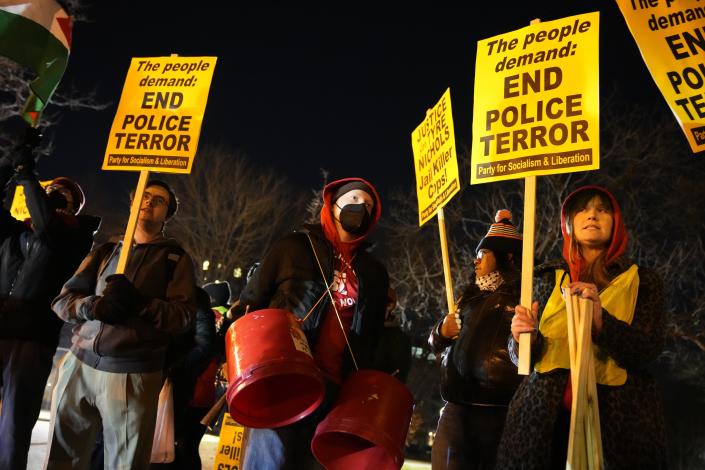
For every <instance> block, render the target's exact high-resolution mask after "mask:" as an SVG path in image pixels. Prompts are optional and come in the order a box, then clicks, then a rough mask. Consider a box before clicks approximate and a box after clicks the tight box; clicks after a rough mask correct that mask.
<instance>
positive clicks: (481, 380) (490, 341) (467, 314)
mask: <svg viewBox="0 0 705 470" xmlns="http://www.w3.org/2000/svg"><path fill="white" fill-rule="evenodd" d="M519 281H520V279H519V277H518V276H512V278H509V279H506V281H505V282H504V283H503V284H502V285H500V286H499V287H498V288H497V290H495V291H494V292H489V291H481V290H480V289H479V288H478V287H477V286H476V285H475V283H474V282H472V283H471V284H470V285H469V286H468V287H467V288H466V289H465V291H464V292H463V296H462V298H461V300H460V305H459V308H460V316H461V319H462V327H461V330H460V334H459V335H458V338H457V339H455V340H452V339H447V338H444V337H442V336H441V335H440V334H439V331H440V326H441V324H442V323H443V319H441V320H440V321H439V322H438V323H437V324H436V326H435V327H434V328H433V331H432V332H431V336H430V337H429V343H430V344H431V347H432V348H433V350H434V352H436V353H439V352H440V351H443V356H442V359H441V396H442V397H443V399H444V400H446V401H448V402H452V403H458V404H482V405H488V404H490V405H502V406H507V405H508V404H509V401H510V400H511V399H512V395H514V391H515V390H516V388H517V387H518V386H519V383H520V382H521V379H522V377H521V376H519V375H518V374H517V368H516V366H515V365H514V364H513V363H512V361H511V359H510V357H509V352H508V350H507V335H509V334H510V328H511V323H512V316H513V315H514V306H515V305H516V304H517V303H518V301H519Z"/></svg>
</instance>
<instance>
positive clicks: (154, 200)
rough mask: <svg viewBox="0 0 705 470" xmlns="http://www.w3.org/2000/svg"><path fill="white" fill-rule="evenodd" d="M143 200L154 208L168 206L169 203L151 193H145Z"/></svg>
mask: <svg viewBox="0 0 705 470" xmlns="http://www.w3.org/2000/svg"><path fill="white" fill-rule="evenodd" d="M142 200H143V201H144V202H149V203H151V204H152V205H154V206H166V205H167V201H166V199H164V198H163V197H161V196H155V195H154V194H152V193H150V192H149V191H145V192H144V196H143V197H142Z"/></svg>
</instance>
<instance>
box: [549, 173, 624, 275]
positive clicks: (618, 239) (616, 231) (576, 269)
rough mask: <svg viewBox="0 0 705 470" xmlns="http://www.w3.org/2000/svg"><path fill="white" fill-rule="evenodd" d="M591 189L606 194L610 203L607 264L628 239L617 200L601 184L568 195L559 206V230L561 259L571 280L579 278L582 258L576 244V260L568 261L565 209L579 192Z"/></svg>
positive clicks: (618, 254) (568, 239) (568, 243)
mask: <svg viewBox="0 0 705 470" xmlns="http://www.w3.org/2000/svg"><path fill="white" fill-rule="evenodd" d="M586 190H593V191H597V192H600V193H602V194H604V195H605V196H607V198H608V199H609V200H610V202H611V203H612V210H613V213H612V217H613V224H612V240H611V241H610V246H609V247H608V248H607V266H609V265H610V264H612V263H613V262H614V261H615V260H616V259H617V258H619V257H620V256H622V255H623V254H624V252H625V251H626V249H627V241H628V239H629V237H628V235H627V227H626V226H625V225H624V219H623V218H622V210H621V209H620V208H619V204H618V203H617V200H616V199H615V198H614V196H613V195H612V193H610V192H609V191H608V190H606V189H605V188H603V187H601V186H593V185H590V186H583V187H580V188H578V189H576V190H575V191H573V192H572V193H570V194H569V195H568V197H567V198H565V201H564V202H563V207H561V232H563V259H564V260H565V261H566V263H568V266H570V276H571V278H572V279H573V281H578V280H579V279H580V271H581V270H582V267H583V264H582V263H583V259H582V257H581V256H580V253H579V252H578V251H577V248H578V247H577V246H576V247H574V251H575V253H573V259H574V260H576V262H575V263H571V262H570V235H569V234H568V231H567V229H566V219H567V217H568V214H566V210H567V207H568V204H569V203H570V201H571V200H572V199H573V198H574V197H575V196H576V195H577V194H579V193H581V192H583V191H586Z"/></svg>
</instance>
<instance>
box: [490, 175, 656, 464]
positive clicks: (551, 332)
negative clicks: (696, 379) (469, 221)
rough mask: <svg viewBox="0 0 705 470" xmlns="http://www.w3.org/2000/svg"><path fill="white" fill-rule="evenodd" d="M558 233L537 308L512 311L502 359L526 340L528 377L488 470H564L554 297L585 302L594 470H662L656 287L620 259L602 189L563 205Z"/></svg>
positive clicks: (565, 371)
mask: <svg viewBox="0 0 705 470" xmlns="http://www.w3.org/2000/svg"><path fill="white" fill-rule="evenodd" d="M561 229H562V232H563V258H562V259H559V260H555V261H551V262H548V263H546V264H543V265H541V266H537V267H536V269H535V270H534V273H535V276H536V279H535V289H534V292H535V293H538V294H539V295H538V299H537V301H535V302H533V304H532V305H531V308H526V307H525V306H521V305H517V306H516V308H515V314H514V317H513V319H512V336H511V338H510V341H509V347H510V354H511V356H512V359H513V360H514V361H515V362H516V363H518V358H517V349H518V337H519V335H520V334H521V333H530V334H531V360H532V367H531V369H532V372H531V374H530V375H528V376H527V377H526V378H525V379H524V381H523V382H522V384H521V386H520V387H519V389H518V390H517V392H516V395H515V396H514V399H513V400H512V403H511V405H510V407H509V411H508V413H507V422H506V426H505V428H504V435H503V436H502V440H501V443H500V447H499V451H498V455H497V468H522V469H544V468H558V467H560V468H565V465H566V451H567V448H568V440H569V429H570V412H571V406H572V400H573V389H572V384H571V380H570V357H569V353H568V339H567V328H568V326H567V313H566V304H565V300H564V298H563V296H562V292H561V289H562V288H565V289H568V290H569V291H570V292H571V294H573V295H578V296H580V297H581V298H585V299H590V300H592V306H593V308H592V312H589V313H588V314H589V315H590V316H591V317H590V318H591V320H592V322H591V323H592V325H591V338H592V348H591V349H592V352H593V354H594V365H595V380H596V387H597V397H598V399H597V402H598V403H599V419H600V429H601V435H602V455H603V460H604V462H603V468H605V469H621V468H667V466H668V463H667V460H666V437H665V430H664V419H663V410H662V405H661V399H660V396H659V393H658V390H657V387H656V383H655V381H654V378H653V377H652V376H651V374H650V373H649V371H648V369H649V368H650V366H651V365H653V362H654V361H655V360H656V358H657V357H658V356H659V354H660V353H661V350H662V348H663V344H664V340H665V328H664V311H665V309H664V295H663V285H662V281H661V279H660V278H659V276H658V274H657V273H656V272H655V271H654V270H651V269H648V268H645V267H643V266H638V265H637V264H635V263H634V262H632V261H631V260H629V259H628V258H627V257H626V253H625V252H626V249H627V241H628V236H627V229H626V225H625V223H624V217H623V216H622V212H621V209H620V207H619V204H618V203H617V200H616V199H615V197H614V196H613V195H612V194H611V193H610V192H609V191H608V190H607V189H605V188H602V187H599V186H584V187H581V188H578V189H577V190H575V191H574V192H573V193H571V194H570V195H568V197H567V198H566V200H565V202H564V203H563V207H562V209H561ZM539 312H541V313H540V315H539Z"/></svg>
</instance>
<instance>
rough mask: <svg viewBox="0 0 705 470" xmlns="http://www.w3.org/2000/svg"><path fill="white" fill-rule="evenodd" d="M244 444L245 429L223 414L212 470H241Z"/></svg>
mask: <svg viewBox="0 0 705 470" xmlns="http://www.w3.org/2000/svg"><path fill="white" fill-rule="evenodd" d="M244 444H245V428H244V427H243V426H241V425H240V424H238V423H237V422H236V421H235V420H234V419H233V418H232V417H231V416H230V413H225V415H224V417H223V425H222V426H221V428H220V438H219V439H218V450H217V453H216V455H215V462H214V464H213V470H241V469H242V453H243V451H244V447H245V445H244Z"/></svg>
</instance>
